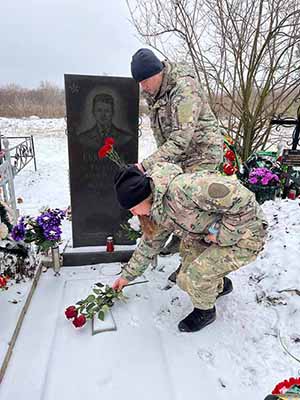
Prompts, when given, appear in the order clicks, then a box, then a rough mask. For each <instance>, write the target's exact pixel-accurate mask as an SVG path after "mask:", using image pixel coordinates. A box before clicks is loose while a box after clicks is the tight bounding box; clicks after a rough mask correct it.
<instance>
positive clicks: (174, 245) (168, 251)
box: [159, 235, 181, 257]
mask: <svg viewBox="0 0 300 400" xmlns="http://www.w3.org/2000/svg"><path fill="white" fill-rule="evenodd" d="M180 241H181V239H180V238H179V237H178V236H175V235H173V236H172V239H171V241H170V243H168V244H167V245H166V246H165V247H164V248H163V249H162V250H161V252H160V253H159V255H160V256H161V257H165V256H170V255H172V254H175V253H179V245H180Z"/></svg>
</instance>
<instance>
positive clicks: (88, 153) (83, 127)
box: [65, 75, 139, 247]
mask: <svg viewBox="0 0 300 400" xmlns="http://www.w3.org/2000/svg"><path fill="white" fill-rule="evenodd" d="M65 92H66V107H67V130H68V147H69V166H70V187H71V206H72V231H73V247H82V246H98V245H105V243H106V238H107V236H113V237H114V242H115V244H133V243H134V242H132V241H130V240H129V239H128V238H127V236H126V232H125V231H124V230H123V229H122V228H121V226H120V225H121V224H124V223H126V221H127V220H128V219H129V218H130V217H131V214H130V213H129V212H128V211H127V210H122V209H120V207H119V205H118V202H117V199H116V195H115V191H114V186H113V181H114V176H115V174H116V173H117V171H118V166H117V165H116V164H114V163H113V161H111V160H110V159H109V158H107V157H106V158H99V156H98V150H99V149H100V148H101V147H102V146H103V145H104V142H105V139H106V138H108V137H112V138H113V139H114V140H115V143H116V144H115V146H114V149H115V150H116V151H117V152H118V154H119V155H120V157H121V159H122V160H123V161H124V162H125V163H136V162H137V160H138V103H139V88H138V85H137V84H136V82H135V81H134V80H133V79H131V78H117V77H108V76H86V75H65Z"/></svg>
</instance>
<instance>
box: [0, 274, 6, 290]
mask: <svg viewBox="0 0 300 400" xmlns="http://www.w3.org/2000/svg"><path fill="white" fill-rule="evenodd" d="M6 284H7V279H6V278H4V276H0V288H3V287H5V286H6Z"/></svg>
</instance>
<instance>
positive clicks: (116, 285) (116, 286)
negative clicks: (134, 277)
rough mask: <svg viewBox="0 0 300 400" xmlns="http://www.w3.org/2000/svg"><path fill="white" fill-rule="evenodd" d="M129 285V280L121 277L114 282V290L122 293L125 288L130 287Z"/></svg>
mask: <svg viewBox="0 0 300 400" xmlns="http://www.w3.org/2000/svg"><path fill="white" fill-rule="evenodd" d="M128 283H129V281H128V280H127V279H125V278H122V277H120V278H118V279H116V280H115V281H114V283H113V284H112V288H113V289H114V290H118V291H121V290H122V289H123V287H124V286H126V285H128Z"/></svg>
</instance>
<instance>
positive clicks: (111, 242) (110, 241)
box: [106, 236, 114, 253]
mask: <svg viewBox="0 0 300 400" xmlns="http://www.w3.org/2000/svg"><path fill="white" fill-rule="evenodd" d="M106 251H107V252H108V253H112V252H113V251H114V239H113V237H112V236H108V237H107V239H106Z"/></svg>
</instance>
